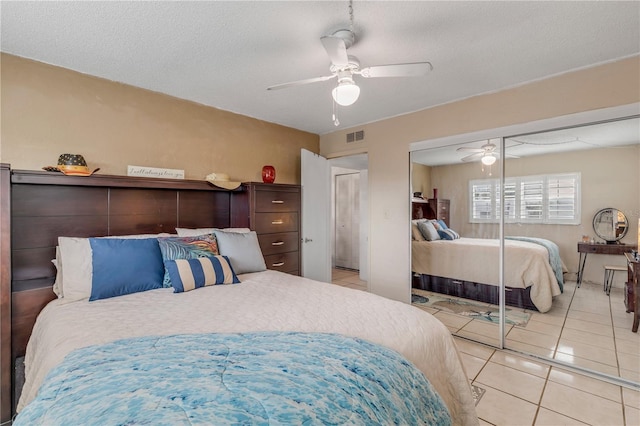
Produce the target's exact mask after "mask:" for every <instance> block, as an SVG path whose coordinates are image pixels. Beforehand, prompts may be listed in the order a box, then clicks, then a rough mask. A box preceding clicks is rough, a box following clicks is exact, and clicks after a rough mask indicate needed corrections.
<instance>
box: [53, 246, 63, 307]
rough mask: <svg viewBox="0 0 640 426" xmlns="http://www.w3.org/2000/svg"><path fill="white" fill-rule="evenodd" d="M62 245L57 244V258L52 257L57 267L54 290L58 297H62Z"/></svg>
mask: <svg viewBox="0 0 640 426" xmlns="http://www.w3.org/2000/svg"><path fill="white" fill-rule="evenodd" d="M60 256H61V255H60V246H56V258H55V259H51V263H53V266H55V268H56V280H55V281H54V282H53V292H54V293H55V295H56V296H58V298H61V297H62V260H61V257H60Z"/></svg>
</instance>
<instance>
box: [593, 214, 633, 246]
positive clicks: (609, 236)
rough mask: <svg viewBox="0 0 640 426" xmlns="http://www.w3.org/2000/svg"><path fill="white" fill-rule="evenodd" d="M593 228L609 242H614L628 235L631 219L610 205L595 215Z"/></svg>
mask: <svg viewBox="0 0 640 426" xmlns="http://www.w3.org/2000/svg"><path fill="white" fill-rule="evenodd" d="M593 230H594V232H595V233H596V235H597V236H598V237H600V238H602V239H603V240H605V241H606V242H607V244H614V243H616V242H618V241H620V240H621V239H622V238H623V237H624V236H625V235H627V231H628V230H629V221H628V220H627V217H626V216H625V215H624V213H623V212H622V211H620V210H618V209H614V208H611V207H608V208H606V209H602V210H600V211H598V212H597V213H596V214H595V216H594V217H593Z"/></svg>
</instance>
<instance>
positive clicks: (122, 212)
mask: <svg viewBox="0 0 640 426" xmlns="http://www.w3.org/2000/svg"><path fill="white" fill-rule="evenodd" d="M0 173H1V176H0V195H1V198H0V225H1V228H0V244H1V245H0V257H1V261H2V263H1V265H2V269H1V274H2V275H1V278H2V280H1V281H0V327H1V328H0V333H1V335H0V337H1V339H0V394H1V398H0V423H5V422H8V421H9V420H11V417H12V414H13V412H14V407H13V390H14V378H13V372H14V363H15V359H16V358H17V357H20V356H23V355H24V353H25V350H26V345H27V341H28V340H29V337H30V335H31V330H32V328H33V325H34V323H35V320H36V317H37V315H38V313H39V312H40V311H41V310H42V308H43V307H44V306H45V305H46V304H47V303H49V301H51V300H53V299H54V298H55V295H54V293H53V291H52V284H53V282H54V280H55V275H56V270H55V268H54V266H53V264H52V263H51V259H53V258H54V257H55V247H56V245H57V241H58V236H70V237H98V236H107V235H127V234H156V233H161V232H168V233H175V229H176V227H185V228H196V227H218V228H225V227H229V226H230V224H231V222H232V215H233V213H234V212H233V211H232V203H231V197H232V195H233V193H234V192H241V191H242V190H243V189H242V187H241V188H239V189H238V190H235V191H228V190H225V189H220V188H217V187H214V186H213V185H211V184H209V183H208V182H206V181H196V180H174V179H155V178H137V177H127V176H107V175H93V176H89V177H77V176H65V175H63V174H60V173H55V172H43V171H26V170H11V168H10V167H9V165H7V164H2V165H1V168H0ZM239 214H241V213H239Z"/></svg>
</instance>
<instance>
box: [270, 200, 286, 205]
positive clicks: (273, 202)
mask: <svg viewBox="0 0 640 426" xmlns="http://www.w3.org/2000/svg"><path fill="white" fill-rule="evenodd" d="M271 203H272V204H284V201H282V200H271Z"/></svg>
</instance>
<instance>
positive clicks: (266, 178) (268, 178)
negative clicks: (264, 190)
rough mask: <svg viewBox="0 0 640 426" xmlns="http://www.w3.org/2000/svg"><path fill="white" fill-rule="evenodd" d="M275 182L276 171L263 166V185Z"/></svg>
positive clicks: (271, 167)
mask: <svg viewBox="0 0 640 426" xmlns="http://www.w3.org/2000/svg"><path fill="white" fill-rule="evenodd" d="M275 180H276V169H275V168H274V167H273V166H264V167H263V168H262V181H263V182H264V183H273V182H274V181H275Z"/></svg>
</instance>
